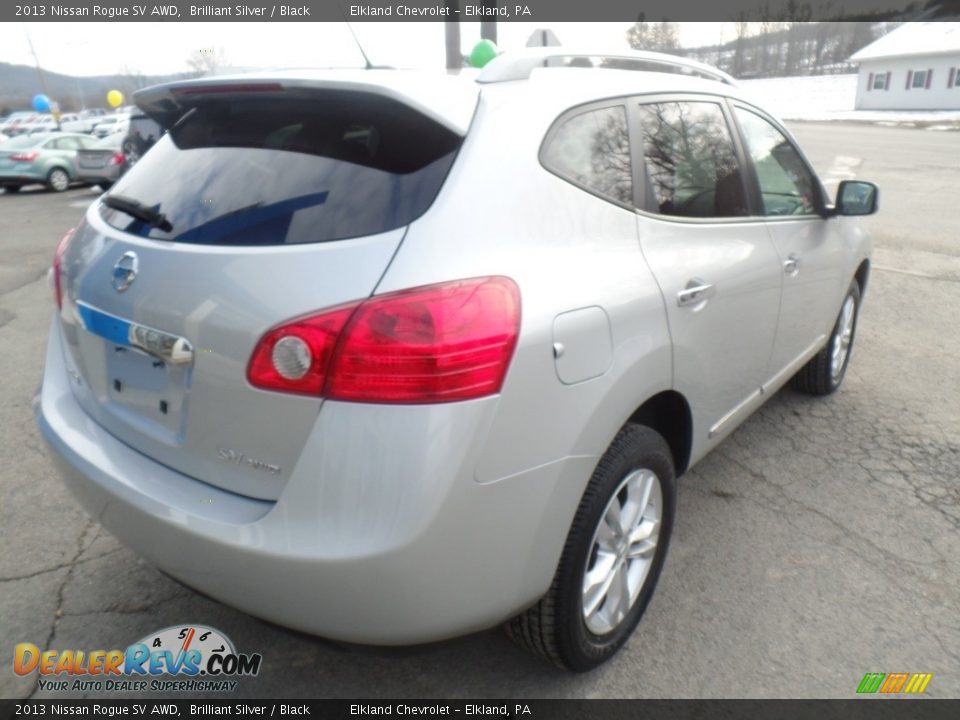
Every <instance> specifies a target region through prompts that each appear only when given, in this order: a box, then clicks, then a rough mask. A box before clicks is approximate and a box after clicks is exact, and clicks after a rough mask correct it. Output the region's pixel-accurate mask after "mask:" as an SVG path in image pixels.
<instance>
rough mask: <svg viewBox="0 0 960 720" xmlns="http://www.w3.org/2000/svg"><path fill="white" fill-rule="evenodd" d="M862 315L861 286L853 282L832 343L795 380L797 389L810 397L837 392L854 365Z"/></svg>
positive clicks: (834, 329) (848, 290) (834, 327)
mask: <svg viewBox="0 0 960 720" xmlns="http://www.w3.org/2000/svg"><path fill="white" fill-rule="evenodd" d="M859 313H860V285H859V284H858V283H857V281H856V280H853V281H852V282H851V283H850V287H849V288H848V289H847V294H846V296H845V297H844V299H843V304H842V305H841V306H840V315H839V316H838V317H837V322H836V323H835V324H834V326H833V333H832V334H831V336H830V341H829V342H828V343H827V344H826V345H825V346H824V348H823V349H822V350H821V351H820V352H819V353H817V354H816V355H814V356H813V358H811V360H810V361H809V362H808V363H807V364H806V365H804V366H803V367H802V368H801V369H800V372H798V373H797V374H796V375H794V377H793V380H792V381H791V384H792V386H793V388H794V390H798V391H799V392H802V393H807V394H808V395H829V394H831V393H833V392H836V390H837V388H839V387H840V384H841V383H842V382H843V378H844V376H845V375H846V374H847V366H848V365H849V364H850V352H851V351H852V350H853V339H854V336H855V335H856V332H857V317H858V315H859Z"/></svg>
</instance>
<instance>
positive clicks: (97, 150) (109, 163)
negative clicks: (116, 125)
mask: <svg viewBox="0 0 960 720" xmlns="http://www.w3.org/2000/svg"><path fill="white" fill-rule="evenodd" d="M123 140H124V136H123V134H122V133H113V134H112V135H107V136H106V137H104V138H100V139H99V140H97V141H96V142H94V143H92V144H91V145H90V146H89V147H87V148H85V149H83V150H78V151H77V175H78V179H79V180H80V181H81V182H88V183H91V184H94V185H99V186H100V187H101V188H102V189H103V190H109V189H110V186H111V185H113V184H114V183H115V182H116V181H117V180H119V179H120V176H121V175H123V173H124V172H126V170H127V159H126V157H125V156H124V153H123Z"/></svg>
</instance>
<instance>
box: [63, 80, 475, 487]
mask: <svg viewBox="0 0 960 720" xmlns="http://www.w3.org/2000/svg"><path fill="white" fill-rule="evenodd" d="M178 88H179V90H178ZM184 88H186V89H185V90H184ZM147 93H148V95H147V97H146V98H140V97H139V96H138V103H139V104H140V105H141V107H143V108H144V109H145V110H147V112H148V113H150V114H151V117H153V118H154V119H156V120H157V121H158V122H159V123H160V124H161V125H162V126H163V127H164V129H166V130H168V132H167V134H166V135H165V136H164V137H163V138H161V139H160V140H159V141H158V142H157V143H156V145H154V147H153V148H152V149H151V150H150V151H149V152H148V153H147V154H146V155H145V156H144V157H143V159H141V160H140V162H138V163H137V165H136V166H135V167H133V168H132V169H131V170H130V171H129V172H128V173H127V174H126V175H124V176H123V178H122V179H121V180H120V181H119V182H118V183H117V184H116V185H115V186H114V187H113V189H112V191H111V192H110V193H108V194H107V195H105V196H104V197H103V198H101V199H100V200H99V201H98V202H97V203H96V204H95V205H94V206H92V207H91V208H90V209H89V211H88V212H87V215H86V219H85V221H84V223H82V224H81V226H80V228H78V230H77V232H76V233H75V235H74V237H73V239H72V240H71V241H70V243H69V245H68V247H67V250H66V253H65V255H64V257H63V261H62V278H63V283H62V284H63V294H64V301H63V309H62V312H61V323H62V327H63V329H64V337H65V339H66V355H67V358H66V359H67V363H68V367H69V370H70V373H71V375H72V376H73V377H74V379H75V381H76V382H75V383H74V384H73V387H74V393H75V395H76V397H77V398H78V401H79V402H80V403H81V404H82V406H83V407H84V408H85V410H86V411H87V412H88V413H89V414H90V415H91V416H92V417H93V418H94V419H95V420H96V421H97V422H98V423H100V424H101V425H102V426H103V427H105V428H106V429H107V430H108V431H110V432H111V433H112V434H114V435H115V436H116V437H118V438H119V439H120V440H122V441H123V442H125V443H127V444H128V445H130V446H132V447H134V448H136V449H137V450H139V451H141V452H143V453H144V454H146V455H148V456H150V457H152V458H154V459H155V460H157V461H158V462H161V463H163V464H165V465H167V466H169V467H172V468H174V469H176V470H178V471H180V472H183V473H185V474H187V475H189V476H192V477H194V478H197V479H199V480H203V481H205V482H208V483H210V484H213V485H216V486H218V487H221V488H225V489H228V490H232V491H234V492H237V493H241V494H243V495H247V496H251V497H256V498H263V499H276V498H277V497H278V496H279V494H280V492H281V490H282V488H283V485H284V483H285V482H286V480H287V478H288V477H289V475H290V473H291V472H292V471H293V469H294V465H295V464H296V461H297V459H298V457H299V456H300V453H301V451H302V448H303V445H304V443H305V441H306V438H307V436H308V434H309V433H310V431H311V429H312V427H313V426H314V424H315V421H316V417H317V414H318V412H319V409H320V403H321V401H320V399H319V398H313V397H305V396H301V395H288V394H282V393H276V392H269V391H264V390H258V389H255V388H253V387H252V386H251V385H250V384H249V383H248V381H247V379H246V369H247V364H248V361H249V359H250V356H251V353H252V351H253V349H254V347H255V345H256V343H257V341H258V339H259V338H260V337H261V336H262V335H263V334H264V333H265V332H266V331H267V330H268V329H269V328H271V327H272V326H274V325H276V324H278V323H281V322H284V321H287V320H289V319H291V318H294V317H297V316H300V315H304V314H307V313H311V312H314V311H316V310H320V309H324V308H328V307H332V306H336V305H340V304H342V303H346V302H350V301H354V300H357V299H361V298H364V297H367V296H369V295H370V294H371V293H372V292H373V290H374V289H375V287H376V285H377V283H378V281H379V279H380V277H381V276H382V274H383V273H384V271H385V270H386V268H387V266H388V264H389V263H390V260H391V258H392V257H393V254H394V252H395V251H396V250H397V248H398V247H399V244H400V241H401V240H402V238H403V234H404V231H405V228H406V226H407V225H408V224H409V223H410V222H411V221H412V220H413V219H415V218H416V217H418V216H419V215H421V214H422V213H423V212H425V211H426V210H427V208H428V207H429V206H430V204H431V203H432V202H433V199H434V198H435V197H436V195H437V193H438V192H439V189H440V187H441V185H442V183H443V181H444V179H445V177H446V175H447V172H448V170H449V169H450V166H451V165H452V163H453V161H454V158H455V156H456V153H457V151H458V149H459V147H460V144H461V142H462V134H461V133H458V132H457V131H456V128H455V127H451V123H445V122H442V118H441V119H439V120H438V119H437V118H436V117H428V115H426V114H425V113H424V112H422V111H421V110H420V109H418V108H417V107H415V105H416V102H413V101H410V102H407V101H405V98H404V97H403V96H402V95H400V96H398V95H397V93H395V92H392V91H391V92H386V91H379V90H377V89H376V88H374V89H364V88H358V87H356V86H355V85H354V86H352V87H351V88H350V89H342V88H341V87H340V86H338V85H337V84H336V83H332V82H326V83H321V84H319V85H318V86H316V87H305V86H304V85H303V84H300V85H298V86H297V87H295V88H287V87H285V86H284V85H283V84H282V83H281V82H271V83H251V82H249V81H245V82H243V83H224V82H223V81H220V80H218V84H217V85H204V84H202V83H201V84H197V83H193V84H186V85H182V86H168V87H166V88H160V89H159V90H150V91H147ZM475 99H476V98H475V97H474V103H475ZM141 100H143V101H142V102H141ZM472 109H473V108H472V107H471V108H470V109H469V110H470V112H471V113H472ZM151 111H153V112H151ZM131 340H132V342H131Z"/></svg>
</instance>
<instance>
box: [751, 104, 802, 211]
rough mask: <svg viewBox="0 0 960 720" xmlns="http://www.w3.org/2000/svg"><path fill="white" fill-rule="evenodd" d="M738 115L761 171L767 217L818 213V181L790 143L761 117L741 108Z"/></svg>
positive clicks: (757, 167) (761, 187)
mask: <svg viewBox="0 0 960 720" xmlns="http://www.w3.org/2000/svg"><path fill="white" fill-rule="evenodd" d="M734 112H735V113H736V116H737V122H738V123H740V129H741V130H742V132H743V141H744V143H745V144H746V146H747V152H748V153H749V154H750V158H751V159H752V160H753V167H754V168H755V169H756V171H757V181H758V183H759V184H760V196H761V198H762V199H763V214H764V215H814V214H816V212H817V203H816V198H817V194H816V187H817V181H816V179H815V178H814V177H813V175H812V174H811V173H810V170H809V169H808V168H807V166H806V163H804V162H803V159H802V158H801V157H800V155H799V153H797V151H796V150H795V149H794V147H793V145H791V144H790V141H789V140H787V138H786V137H785V136H784V135H783V133H781V132H780V131H779V130H777V128H776V127H774V126H773V125H771V124H770V123H769V122H767V121H766V120H764V119H763V118H762V117H760V116H759V115H756V114H754V113H752V112H750V111H749V110H744V109H743V108H739V107H738V108H735V109H734Z"/></svg>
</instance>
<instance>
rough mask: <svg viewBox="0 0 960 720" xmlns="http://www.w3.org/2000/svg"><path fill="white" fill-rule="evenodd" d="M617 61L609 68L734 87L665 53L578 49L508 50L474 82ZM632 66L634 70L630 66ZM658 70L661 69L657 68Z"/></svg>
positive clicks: (712, 71)
mask: <svg viewBox="0 0 960 720" xmlns="http://www.w3.org/2000/svg"><path fill="white" fill-rule="evenodd" d="M578 59H582V60H586V61H587V62H589V63H590V64H589V65H584V64H580V65H578V64H576V63H571V62H570V61H575V60H578ZM598 61H599V63H601V64H602V63H606V62H610V63H613V62H617V61H619V62H620V63H622V64H620V65H611V69H618V70H623V69H626V70H646V71H653V72H680V73H684V74H687V75H697V76H699V77H703V78H707V79H708V80H716V81H718V82H722V83H726V84H727V85H736V84H737V81H736V80H734V79H733V78H732V77H731V76H730V75H727V73H725V72H723V70H718V69H717V68H715V67H712V66H710V65H707V64H705V63H702V62H698V61H696V60H688V59H687V58H683V57H679V56H677V55H667V54H665V53H657V52H646V51H642V50H616V51H614V52H609V51H607V52H596V51H586V52H583V51H581V50H580V49H578V48H566V47H544V48H527V49H526V50H519V51H510V52H505V53H503V54H501V55H498V56H497V57H495V58H494V59H493V60H491V61H490V62H489V63H487V65H486V66H485V67H484V68H483V71H482V72H481V73H480V76H479V77H478V78H477V82H482V83H495V82H505V81H507V80H526V79H528V78H529V77H530V73H531V72H533V71H534V70H535V69H536V68H540V67H571V66H572V67H597V64H596V63H597V62H598ZM630 64H635V65H636V67H630ZM660 68H662V69H660Z"/></svg>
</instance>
